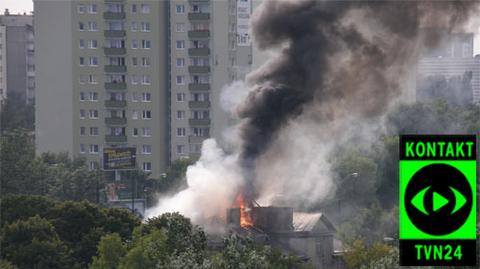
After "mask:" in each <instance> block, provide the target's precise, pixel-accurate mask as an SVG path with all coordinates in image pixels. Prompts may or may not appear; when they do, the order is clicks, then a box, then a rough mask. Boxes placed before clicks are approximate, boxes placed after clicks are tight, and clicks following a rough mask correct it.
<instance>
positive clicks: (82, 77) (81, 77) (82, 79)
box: [78, 75, 87, 84]
mask: <svg viewBox="0 0 480 269" xmlns="http://www.w3.org/2000/svg"><path fill="white" fill-rule="evenodd" d="M78 82H79V83H80V84H85V83H87V77H86V76H84V75H80V76H79V77H78Z"/></svg>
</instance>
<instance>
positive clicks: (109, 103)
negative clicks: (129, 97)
mask: <svg viewBox="0 0 480 269" xmlns="http://www.w3.org/2000/svg"><path fill="white" fill-rule="evenodd" d="M105 106H106V107H111V108H123V107H126V106H127V101H125V100H106V101H105Z"/></svg>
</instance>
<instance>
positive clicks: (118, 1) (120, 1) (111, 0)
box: [105, 0, 125, 3]
mask: <svg viewBox="0 0 480 269" xmlns="http://www.w3.org/2000/svg"><path fill="white" fill-rule="evenodd" d="M123 2H125V0H105V3H123Z"/></svg>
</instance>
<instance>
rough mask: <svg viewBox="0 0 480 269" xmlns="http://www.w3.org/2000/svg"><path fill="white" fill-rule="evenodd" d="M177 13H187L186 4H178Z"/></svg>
mask: <svg viewBox="0 0 480 269" xmlns="http://www.w3.org/2000/svg"><path fill="white" fill-rule="evenodd" d="M176 10H177V14H183V13H185V6H184V5H177V6H176Z"/></svg>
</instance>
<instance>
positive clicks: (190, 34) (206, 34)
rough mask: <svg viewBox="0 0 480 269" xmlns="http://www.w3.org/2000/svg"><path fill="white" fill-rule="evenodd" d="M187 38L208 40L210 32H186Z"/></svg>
mask: <svg viewBox="0 0 480 269" xmlns="http://www.w3.org/2000/svg"><path fill="white" fill-rule="evenodd" d="M188 37H189V38H209V37H210V31H209V30H194V31H188Z"/></svg>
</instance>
